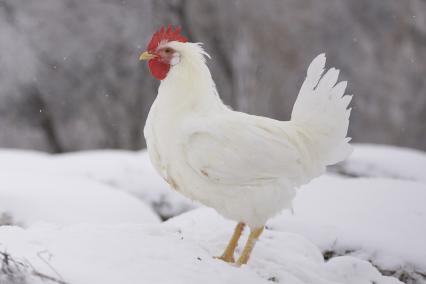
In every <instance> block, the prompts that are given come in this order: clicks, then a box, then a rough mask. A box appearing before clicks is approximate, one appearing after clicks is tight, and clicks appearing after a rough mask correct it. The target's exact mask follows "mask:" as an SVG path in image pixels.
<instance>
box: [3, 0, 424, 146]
mask: <svg viewBox="0 0 426 284" xmlns="http://www.w3.org/2000/svg"><path fill="white" fill-rule="evenodd" d="M167 24H173V25H179V26H181V27H182V28H183V34H185V35H186V36H187V37H189V39H190V40H191V41H196V42H203V43H204V44H205V48H206V50H207V52H209V53H210V54H211V55H212V60H210V61H209V62H208V64H209V66H210V68H211V70H212V73H213V77H214V79H215V81H216V83H217V86H218V90H219V93H220V94H221V97H222V98H223V100H224V101H225V103H227V104H229V105H231V106H232V107H233V108H235V109H237V110H241V111H245V112H249V113H251V114H257V115H267V116H270V117H273V118H277V119H283V120H286V119H289V117H290V112H291V108H292V106H293V103H294V101H295V98H296V96H297V93H298V90H299V88H300V85H301V83H302V81H303V79H304V77H305V72H306V68H307V66H308V65H309V63H310V61H311V60H312V59H313V58H314V57H315V56H316V55H317V54H319V53H322V52H325V53H326V54H327V58H328V66H336V67H337V68H339V69H341V79H343V80H348V81H349V86H348V92H349V93H353V94H354V95H355V96H354V100H353V103H352V107H353V111H352V120H351V125H350V136H352V137H353V141H355V142H371V143H382V144H391V145H399V146H406V147H411V148H417V149H421V150H426V80H425V74H426V1H425V0H407V1H400V0H388V1H379V0H358V1H341V0H330V1H327V2H324V1H314V0H281V1H279V0H269V1H257V0H219V1H218V0H207V1H187V0H169V1H155V0H90V1H78V0H43V1H25V0H0V147H2V148H8V147H9V148H25V149H36V150H42V151H47V152H54V153H60V152H68V151H76V150H85V149H101V148H121V149H140V148H143V147H144V146H145V141H144V138H143V131H142V130H143V126H144V123H145V119H146V116H147V113H148V111H149V108H150V106H151V104H152V102H153V100H154V98H155V96H156V91H157V87H158V83H159V82H157V81H156V80H155V79H154V78H153V77H152V76H150V74H149V71H148V69H147V67H146V66H145V64H144V63H142V62H139V61H138V56H139V54H140V52H142V51H144V50H145V47H146V45H147V43H148V42H149V40H150V37H151V35H152V33H153V32H154V31H155V30H156V29H158V28H159V27H160V26H161V25H167Z"/></svg>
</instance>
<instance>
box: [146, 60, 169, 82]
mask: <svg viewBox="0 0 426 284" xmlns="http://www.w3.org/2000/svg"><path fill="white" fill-rule="evenodd" d="M148 67H149V70H150V71H151V74H152V76H154V77H155V78H157V79H158V80H163V79H164V78H166V76H167V73H169V70H170V65H169V64H167V63H163V62H160V61H158V60H157V59H156V58H154V59H151V60H150V61H148Z"/></svg>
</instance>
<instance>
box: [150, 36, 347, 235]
mask: <svg viewBox="0 0 426 284" xmlns="http://www.w3.org/2000/svg"><path fill="white" fill-rule="evenodd" d="M167 45H169V46H170V47H172V48H173V49H174V50H176V51H178V52H179V53H180V55H181V61H180V62H179V63H178V64H177V65H175V66H172V67H171V69H170V71H169V74H168V75H167V77H166V78H165V79H164V80H163V81H162V82H161V85H160V87H159V91H158V96H157V98H156V100H155V102H154V104H153V105H152V107H151V110H150V113H149V115H148V119H147V122H146V125H145V129H144V133H145V138H146V141H147V147H148V152H149V155H150V158H151V160H152V163H153V164H154V166H155V168H156V169H157V170H158V172H159V173H160V174H161V176H162V177H163V178H164V179H165V180H166V181H168V182H169V184H170V185H171V186H172V187H174V188H175V189H176V190H178V191H179V192H181V193H182V194H184V195H186V196H188V197H190V198H192V199H195V200H198V201H200V202H202V203H204V204H206V205H207V206H210V207H213V208H215V209H216V210H217V211H218V212H219V213H220V214H222V215H223V216H225V217H227V218H230V219H233V220H236V221H239V222H244V223H246V224H248V225H249V226H251V227H259V226H262V225H264V224H265V222H266V221H267V220H268V218H270V217H272V216H273V215H275V214H277V213H278V212H279V211H281V210H282V209H284V208H290V207H291V201H292V199H293V198H294V195H295V189H296V188H297V187H298V186H300V185H302V184H304V183H307V182H309V181H310V180H311V179H312V178H314V177H316V176H318V175H320V174H321V173H323V171H324V169H325V166H326V165H329V164H331V163H335V162H338V161H340V160H342V159H344V158H345V157H346V156H347V155H348V153H349V149H350V146H349V144H348V139H347V138H346V133H347V128H348V118H349V111H348V110H346V108H347V105H348V104H349V99H347V98H349V97H348V96H343V97H342V95H343V92H344V89H345V87H346V83H339V84H337V85H336V82H337V77H338V71H337V70H336V69H330V70H329V71H328V72H327V73H326V74H325V75H324V76H322V73H323V71H324V65H325V56H324V55H323V54H322V55H319V56H318V57H317V58H315V59H314V60H313V62H312V63H311V65H310V66H309V68H308V73H307V78H306V80H305V82H304V83H303V85H302V88H301V90H300V93H299V96H298V99H297V101H296V104H295V106H294V109H293V113H292V120H291V121H277V120H273V119H269V118H266V117H259V116H253V115H248V114H245V113H241V112H236V111H233V110H231V109H229V108H228V107H226V106H225V105H224V104H223V103H222V101H221V100H220V98H219V96H218V95H217V91H216V88H215V84H214V82H213V80H212V77H211V74H210V71H209V69H208V68H207V66H206V65H205V56H207V54H206V53H205V51H204V50H203V49H202V47H201V46H200V44H195V43H180V42H171V43H168V44H167Z"/></svg>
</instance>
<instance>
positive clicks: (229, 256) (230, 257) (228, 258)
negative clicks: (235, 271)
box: [216, 223, 245, 262]
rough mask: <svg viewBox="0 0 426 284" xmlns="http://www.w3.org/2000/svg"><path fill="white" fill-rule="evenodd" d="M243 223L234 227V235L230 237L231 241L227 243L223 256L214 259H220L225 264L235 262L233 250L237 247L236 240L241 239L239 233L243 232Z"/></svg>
mask: <svg viewBox="0 0 426 284" xmlns="http://www.w3.org/2000/svg"><path fill="white" fill-rule="evenodd" d="M244 226H245V224H244V223H238V224H237V226H236V227H235V230H234V234H233V235H232V238H231V240H230V241H229V243H228V246H227V247H226V249H225V251H224V252H223V254H222V255H221V256H218V257H216V258H218V259H221V260H223V261H225V262H235V259H234V251H235V248H236V247H237V245H238V240H239V239H240V237H241V233H242V232H243V230H244Z"/></svg>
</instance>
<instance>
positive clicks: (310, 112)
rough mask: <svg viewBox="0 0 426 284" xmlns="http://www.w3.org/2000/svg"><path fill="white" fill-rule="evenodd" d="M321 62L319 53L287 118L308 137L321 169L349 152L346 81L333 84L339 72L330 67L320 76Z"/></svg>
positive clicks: (322, 64)
mask: <svg viewBox="0 0 426 284" xmlns="http://www.w3.org/2000/svg"><path fill="white" fill-rule="evenodd" d="M325 61H326V58H325V55H324V54H320V55H318V56H317V57H316V58H315V59H314V60H313V61H312V63H311V64H310V66H309V68H308V71H307V76H306V79H305V81H304V82H303V85H302V87H301V89H300V92H299V95H298V97H297V100H296V103H295V104H294V107H293V112H292V115H291V120H292V122H294V123H295V124H297V125H299V126H301V129H303V132H304V135H305V136H306V137H309V138H310V139H309V140H310V141H309V144H311V145H310V147H309V149H310V150H311V152H312V155H314V156H315V157H316V158H317V160H318V161H321V162H322V163H321V164H322V165H321V166H327V165H331V164H335V163H337V162H339V161H342V160H344V159H345V158H346V157H347V156H348V155H349V154H350V153H351V151H352V149H351V146H350V145H349V143H348V142H349V140H350V138H347V137H346V135H347V132H348V125H349V116H350V111H351V110H350V109H347V107H348V105H349V103H350V101H351V99H352V96H348V95H344V92H345V89H346V85H347V83H346V82H340V83H337V79H338V76H339V70H337V69H335V68H331V69H329V70H328V71H327V72H326V73H325V75H323V73H324V66H325ZM336 83H337V84H336Z"/></svg>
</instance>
